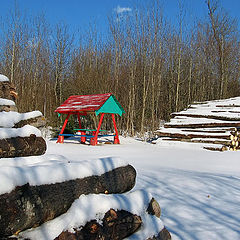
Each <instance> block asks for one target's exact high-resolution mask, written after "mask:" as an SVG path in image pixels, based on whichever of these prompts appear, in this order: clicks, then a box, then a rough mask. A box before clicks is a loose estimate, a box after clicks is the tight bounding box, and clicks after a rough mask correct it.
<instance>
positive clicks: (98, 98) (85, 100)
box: [55, 93, 112, 113]
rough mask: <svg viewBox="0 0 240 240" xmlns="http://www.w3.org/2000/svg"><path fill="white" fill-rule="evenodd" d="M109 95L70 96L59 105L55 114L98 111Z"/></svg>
mask: <svg viewBox="0 0 240 240" xmlns="http://www.w3.org/2000/svg"><path fill="white" fill-rule="evenodd" d="M111 95H112V94H111V93H105V94H95V95H73V96H70V97H69V98H68V99H67V100H66V101H65V102H64V103H63V104H61V105H60V106H59V107H58V108H57V109H56V110H55V112H59V113H66V112H69V111H70V112H74V111H87V112H94V111H96V110H98V109H99V108H100V107H101V106H102V105H103V104H104V103H105V102H106V100H107V99H108V98H109V97H110V96H111Z"/></svg>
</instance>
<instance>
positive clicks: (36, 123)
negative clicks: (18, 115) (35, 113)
mask: <svg viewBox="0 0 240 240" xmlns="http://www.w3.org/2000/svg"><path fill="white" fill-rule="evenodd" d="M25 125H31V126H33V127H36V128H39V127H44V126H45V125H46V119H45V117H44V116H39V117H35V118H29V119H27V120H21V121H20V122H18V123H16V124H15V125H14V126H13V127H14V128H21V127H23V126H25Z"/></svg>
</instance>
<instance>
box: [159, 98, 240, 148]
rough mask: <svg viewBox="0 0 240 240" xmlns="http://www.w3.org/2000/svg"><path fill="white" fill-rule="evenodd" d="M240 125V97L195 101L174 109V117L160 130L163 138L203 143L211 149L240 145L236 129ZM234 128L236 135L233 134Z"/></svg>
mask: <svg viewBox="0 0 240 240" xmlns="http://www.w3.org/2000/svg"><path fill="white" fill-rule="evenodd" d="M239 127H240V97H236V98H230V99H224V100H215V101H208V102H204V103H194V104H192V105H190V106H189V108H188V109H186V110H184V111H181V112H176V113H172V119H171V120H170V122H169V123H166V124H165V125H164V126H163V127H161V128H160V129H158V130H157V131H156V134H157V135H158V137H159V141H178V142H179V141H181V142H190V143H201V144H202V145H203V147H204V148H206V149H209V150H220V151H224V150H227V149H230V150H236V149H239V148H238V147H237V146H235V145H234V144H235V143H236V144H238V141H237V139H236V137H237V136H235V135H236V129H237V128H239ZM233 132H234V134H235V135H234V134H233V135H234V136H235V138H234V139H231V138H230V135H231V133H233Z"/></svg>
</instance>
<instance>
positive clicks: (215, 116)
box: [171, 112, 240, 121]
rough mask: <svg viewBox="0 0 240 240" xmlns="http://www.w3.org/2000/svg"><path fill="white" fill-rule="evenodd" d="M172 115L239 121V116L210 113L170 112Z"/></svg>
mask: <svg viewBox="0 0 240 240" xmlns="http://www.w3.org/2000/svg"><path fill="white" fill-rule="evenodd" d="M171 116H172V117H191V118H208V119H215V120H223V121H240V117H228V116H217V115H210V114H206V115H203V114H192V113H190V114H188V113H181V112H180V113H172V114H171Z"/></svg>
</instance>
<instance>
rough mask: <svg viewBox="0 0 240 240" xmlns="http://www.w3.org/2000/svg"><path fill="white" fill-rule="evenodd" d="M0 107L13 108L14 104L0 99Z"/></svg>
mask: <svg viewBox="0 0 240 240" xmlns="http://www.w3.org/2000/svg"><path fill="white" fill-rule="evenodd" d="M0 105H1V106H15V102H14V101H12V100H9V99H5V98H0Z"/></svg>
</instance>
